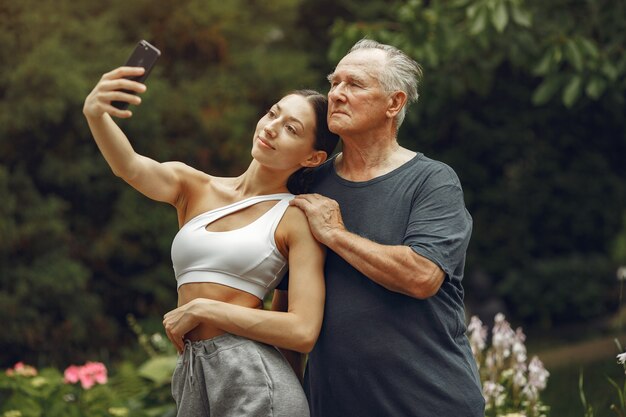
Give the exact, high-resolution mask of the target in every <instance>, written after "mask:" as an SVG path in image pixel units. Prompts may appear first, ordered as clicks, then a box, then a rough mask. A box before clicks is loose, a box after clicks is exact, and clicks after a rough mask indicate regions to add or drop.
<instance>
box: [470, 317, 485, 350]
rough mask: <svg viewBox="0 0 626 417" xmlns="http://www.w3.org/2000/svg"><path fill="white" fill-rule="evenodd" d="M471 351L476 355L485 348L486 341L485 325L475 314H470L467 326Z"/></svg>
mask: <svg viewBox="0 0 626 417" xmlns="http://www.w3.org/2000/svg"><path fill="white" fill-rule="evenodd" d="M467 331H468V333H469V341H470V346H471V348H472V353H473V354H474V356H476V355H477V354H478V353H479V352H482V351H483V350H484V349H485V346H486V342H487V326H483V322H482V321H480V319H479V318H478V317H477V316H472V318H471V319H470V323H469V325H468V326H467Z"/></svg>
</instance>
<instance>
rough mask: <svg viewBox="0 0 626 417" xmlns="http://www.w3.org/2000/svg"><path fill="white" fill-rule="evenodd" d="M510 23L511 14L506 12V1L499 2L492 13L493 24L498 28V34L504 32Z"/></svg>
mask: <svg viewBox="0 0 626 417" xmlns="http://www.w3.org/2000/svg"><path fill="white" fill-rule="evenodd" d="M508 22H509V13H508V12H507V10H506V4H505V3H504V1H499V2H498V3H497V4H496V8H495V10H493V11H492V13H491V24H493V27H494V28H496V30H497V31H498V32H502V31H504V29H505V28H506V25H507V23H508Z"/></svg>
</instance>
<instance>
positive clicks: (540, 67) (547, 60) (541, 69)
mask: <svg viewBox="0 0 626 417" xmlns="http://www.w3.org/2000/svg"><path fill="white" fill-rule="evenodd" d="M552 56H553V54H552V51H550V50H548V51H547V52H546V53H545V54H543V57H541V60H540V61H539V63H538V64H537V65H536V66H535V68H534V69H533V74H535V75H546V74H548V72H550V68H551V67H552Z"/></svg>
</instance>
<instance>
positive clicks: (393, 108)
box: [386, 91, 407, 119]
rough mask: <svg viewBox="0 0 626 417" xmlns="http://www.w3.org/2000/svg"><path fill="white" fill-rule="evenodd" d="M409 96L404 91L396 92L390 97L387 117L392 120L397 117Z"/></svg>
mask: <svg viewBox="0 0 626 417" xmlns="http://www.w3.org/2000/svg"><path fill="white" fill-rule="evenodd" d="M406 100H407V96H406V93H405V92H404V91H396V92H394V93H392V94H391V95H390V96H389V102H388V106H387V112H386V115H387V117H389V118H390V119H393V118H394V117H396V115H397V114H398V113H400V110H402V107H404V105H405V104H406Z"/></svg>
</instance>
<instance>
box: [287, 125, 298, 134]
mask: <svg viewBox="0 0 626 417" xmlns="http://www.w3.org/2000/svg"><path fill="white" fill-rule="evenodd" d="M287 130H288V131H289V133H293V134H294V135H295V134H296V133H297V132H296V128H295V127H293V126H291V125H287Z"/></svg>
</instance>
